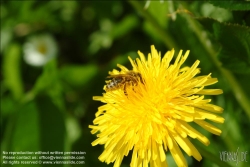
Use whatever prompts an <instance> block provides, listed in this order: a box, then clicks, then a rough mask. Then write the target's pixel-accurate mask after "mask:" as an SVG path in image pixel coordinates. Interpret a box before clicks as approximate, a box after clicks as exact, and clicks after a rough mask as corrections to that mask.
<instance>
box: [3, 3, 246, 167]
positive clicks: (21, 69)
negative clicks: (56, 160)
mask: <svg viewBox="0 0 250 167" xmlns="http://www.w3.org/2000/svg"><path fill="white" fill-rule="evenodd" d="M235 2H236V1H230V2H223V1H220V2H219V1H212V0H210V1H207V2H204V1H178V2H174V1H40V2H38V1H1V6H0V11H1V15H0V17H1V49H0V54H1V55H0V59H1V73H0V78H1V136H0V140H1V153H2V151H84V152H86V155H85V160H84V161H85V164H84V165H81V166H86V167H96V166H98V167H105V166H113V164H109V165H107V164H105V163H102V162H100V161H99V160H98V156H99V155H100V154H101V153H102V151H103V146H95V147H92V146H91V142H93V141H94V140H95V139H96V136H94V135H92V134H91V133H90V129H89V128H88V126H89V125H92V124H93V122H92V121H93V120H94V118H95V112H96V111H97V110H98V107H99V106H101V105H102V103H101V102H96V101H93V100H92V97H93V96H101V95H102V93H103V92H104V90H103V86H104V85H105V79H106V77H107V75H108V71H111V70H112V69H114V68H116V69H118V68H117V66H116V65H117V64H118V63H119V64H122V65H125V66H126V67H127V68H128V69H131V65H130V63H129V61H128V58H127V57H128V56H131V57H132V58H133V59H135V58H137V57H138V55H137V51H138V50H140V51H141V52H143V53H144V54H145V55H147V54H148V53H149V52H150V46H151V45H152V44H153V45H155V47H156V49H157V50H158V51H161V53H162V54H164V53H165V52H167V51H168V50H171V49H172V48H174V49H175V51H176V55H177V53H178V52H179V51H180V50H181V49H182V50H183V51H184V52H185V51H187V50H190V51H191V53H190V55H189V58H188V60H187V61H186V62H185V65H188V66H191V65H192V64H193V63H194V62H195V60H197V59H198V60H200V61H201V63H200V65H199V67H200V68H201V74H200V75H206V74H209V73H212V76H213V77H217V78H218V80H219V82H218V83H217V84H215V85H213V86H210V88H219V89H222V90H223V91H224V94H222V95H219V96H216V97H212V96H207V98H211V99H212V103H213V104H216V105H219V106H221V107H223V108H224V113H223V114H222V116H223V117H224V118H225V122H224V124H215V126H217V127H219V128H220V129H221V130H222V134H221V136H215V135H212V134H210V133H209V132H207V131H205V130H203V129H201V128H199V127H196V128H198V129H199V131H201V133H203V134H204V135H206V136H207V137H208V138H209V140H210V145H209V146H207V147H205V146H202V145H201V146H200V148H199V150H200V151H201V153H202V156H203V159H202V161H201V162H197V161H196V160H195V159H193V158H192V157H188V156H185V157H186V159H187V161H188V164H189V166H201V167H211V166H212V167H217V166H227V164H224V163H222V164H221V162H222V161H221V160H220V152H222V151H228V152H230V151H231V152H232V151H233V152H236V151H237V149H238V152H242V151H248V152H249V151H250V144H249V140H250V133H249V130H250V123H249V122H250V121H249V120H250V100H249V97H250V88H249V82H250V28H249V26H250V6H249V2H246V1H237V5H235ZM192 142H194V143H196V141H194V140H192ZM197 145H199V143H198V142H197ZM166 155H167V160H168V164H169V166H171V167H174V166H176V164H175V162H174V160H173V159H172V156H171V154H170V153H167V154H166ZM1 158H2V157H1ZM130 160H131V155H130V154H129V156H128V157H126V158H125V159H124V160H123V163H122V167H128V166H129V164H130ZM247 161H248V162H239V163H238V164H237V166H239V167H244V166H249V162H250V156H249V153H248V154H247ZM1 163H2V162H1ZM228 164H230V165H232V166H235V165H236V162H233V161H230V162H228ZM18 166H22V165H18ZM23 166H24V165H23ZM33 166H36V167H39V166H40V165H33ZM57 166H65V167H70V166H76V165H57ZM79 166H80V165H79Z"/></svg>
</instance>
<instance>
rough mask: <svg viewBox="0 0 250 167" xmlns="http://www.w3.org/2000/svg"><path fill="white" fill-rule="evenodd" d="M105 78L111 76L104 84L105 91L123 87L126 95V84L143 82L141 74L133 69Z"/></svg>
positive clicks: (132, 84)
mask: <svg viewBox="0 0 250 167" xmlns="http://www.w3.org/2000/svg"><path fill="white" fill-rule="evenodd" d="M107 78H112V80H111V81H110V82H108V83H107V85H106V91H107V92H108V91H113V90H117V89H123V90H124V93H125V95H127V92H126V86H129V85H131V86H137V85H138V83H139V82H141V83H143V79H142V76H141V74H140V73H138V72H134V71H128V72H126V73H125V74H117V75H110V76H108V77H107Z"/></svg>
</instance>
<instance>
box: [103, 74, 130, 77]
mask: <svg viewBox="0 0 250 167" xmlns="http://www.w3.org/2000/svg"><path fill="white" fill-rule="evenodd" d="M127 76H128V74H117V75H109V76H107V78H120V77H127Z"/></svg>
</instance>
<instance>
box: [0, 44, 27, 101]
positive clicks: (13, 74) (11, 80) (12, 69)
mask: <svg viewBox="0 0 250 167" xmlns="http://www.w3.org/2000/svg"><path fill="white" fill-rule="evenodd" d="M20 60H21V48H20V45H18V44H11V45H10V46H9V47H8V48H7V50H6V52H5V53H4V57H3V76H4V83H5V84H6V87H7V88H8V89H9V90H10V91H11V93H12V95H13V96H14V98H15V99H16V100H17V99H20V98H21V97H22V95H23V83H22V79H21V74H20V71H21V70H20Z"/></svg>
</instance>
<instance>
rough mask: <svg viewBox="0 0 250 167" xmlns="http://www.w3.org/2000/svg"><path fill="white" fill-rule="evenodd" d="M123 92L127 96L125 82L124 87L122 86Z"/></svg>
mask: <svg viewBox="0 0 250 167" xmlns="http://www.w3.org/2000/svg"><path fill="white" fill-rule="evenodd" d="M123 92H124V94H125V95H126V96H128V93H127V91H126V84H125V85H124V87H123Z"/></svg>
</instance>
